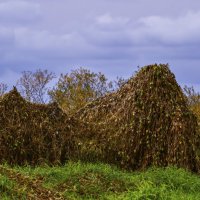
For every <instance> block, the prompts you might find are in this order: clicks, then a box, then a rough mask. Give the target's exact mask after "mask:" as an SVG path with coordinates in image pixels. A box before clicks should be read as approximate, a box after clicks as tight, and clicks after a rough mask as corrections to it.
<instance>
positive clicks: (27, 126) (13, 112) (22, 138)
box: [0, 88, 73, 165]
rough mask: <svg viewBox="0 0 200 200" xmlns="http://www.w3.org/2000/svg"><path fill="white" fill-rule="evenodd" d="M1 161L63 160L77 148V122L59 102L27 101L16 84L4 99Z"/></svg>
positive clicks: (0, 119)
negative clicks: (75, 132)
mask: <svg viewBox="0 0 200 200" xmlns="http://www.w3.org/2000/svg"><path fill="white" fill-rule="evenodd" d="M0 112H1V116H0V162H1V163H2V162H5V161H6V162H7V163H9V164H19V165H22V164H32V165H35V164H40V163H44V162H45V163H49V164H54V163H61V162H64V161H65V160H66V159H68V155H69V154H70V153H69V152H70V151H73V144H72V143H73V139H71V133H72V128H73V126H71V125H70V123H71V122H70V120H69V119H68V117H67V116H66V114H65V113H64V112H63V111H62V110H61V109H60V108H59V107H58V105H57V104H56V103H52V104H48V105H43V104H34V103H30V102H27V101H26V100H25V99H23V97H21V95H20V94H19V93H18V91H17V89H16V88H14V89H13V90H12V91H10V92H9V93H8V94H5V95H4V96H3V98H2V99H1V100H0Z"/></svg>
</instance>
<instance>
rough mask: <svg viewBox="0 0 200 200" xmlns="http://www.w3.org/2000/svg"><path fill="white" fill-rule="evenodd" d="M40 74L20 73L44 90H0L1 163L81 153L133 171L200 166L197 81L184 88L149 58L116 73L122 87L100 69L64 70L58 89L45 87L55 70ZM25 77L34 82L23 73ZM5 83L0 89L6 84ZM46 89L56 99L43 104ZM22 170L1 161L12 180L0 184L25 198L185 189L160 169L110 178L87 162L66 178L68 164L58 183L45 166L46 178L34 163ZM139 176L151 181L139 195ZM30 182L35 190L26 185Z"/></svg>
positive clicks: (50, 160) (74, 157)
mask: <svg viewBox="0 0 200 200" xmlns="http://www.w3.org/2000/svg"><path fill="white" fill-rule="evenodd" d="M38 72H39V73H42V72H41V71H37V72H36V73H38ZM49 75H50V76H49ZM27 77H28V78H27ZM35 77H37V76H34V77H31V76H23V77H22V79H20V80H21V87H22V88H23V89H24V90H26V87H23V84H22V83H24V82H23V81H22V80H23V78H24V79H29V78H33V81H32V82H37V83H41V84H42V85H43V87H39V86H38V84H32V85H29V86H28V87H27V88H29V89H30V88H31V87H33V88H34V87H35V88H41V92H40V93H37V91H39V90H33V89H30V91H35V92H33V93H29V96H26V95H25V94H26V92H24V93H22V95H23V96H24V95H25V96H24V98H23V97H22V96H21V95H20V93H19V92H18V90H17V88H15V87H14V88H13V90H11V91H10V92H9V93H6V94H4V95H1V99H0V112H1V116H0V162H1V163H2V164H3V163H5V162H6V163H8V164H10V165H20V166H24V165H31V166H36V165H41V164H43V165H45V164H48V165H52V166H55V165H61V164H65V163H70V161H79V160H81V161H82V162H87V163H88V162H93V163H94V162H96V163H98V162H104V163H108V164H111V165H116V166H118V167H120V168H122V169H126V170H127V169H128V170H131V171H133V170H146V169H148V168H149V167H161V168H162V167H165V168H166V167H170V166H176V167H180V168H184V169H185V170H189V171H191V172H195V173H199V169H200V163H199V155H198V154H199V145H200V140H199V125H198V116H197V115H198V113H197V112H196V113H195V112H194V110H195V106H196V105H197V102H194V101H191V102H190V101H189V100H190V99H191V97H192V98H194V97H193V95H194V93H191V92H192V89H191V88H185V92H186V95H185V94H184V93H183V91H182V89H181V88H180V86H179V85H178V84H177V82H176V80H175V76H174V74H173V73H172V72H171V71H170V70H169V67H168V65H162V64H160V65H157V64H155V65H149V66H145V67H143V68H141V69H140V70H139V71H138V72H136V74H135V75H134V76H133V77H131V78H130V79H129V80H128V81H126V80H123V79H121V80H120V79H118V82H115V83H116V85H118V86H119V87H114V86H113V84H114V82H112V83H109V82H108V81H107V79H106V78H105V77H104V76H103V75H102V74H94V73H90V72H89V71H87V70H86V71H84V70H83V69H80V70H78V71H73V73H72V74H66V75H65V76H64V75H61V78H60V79H59V82H58V84H57V85H56V86H55V88H53V90H48V89H47V88H46V84H47V83H48V82H49V81H50V80H52V78H53V74H48V72H47V71H46V72H45V73H44V74H43V75H42V77H43V78H37V79H34V78H35ZM38 80H39V81H38ZM25 83H26V84H28V83H29V82H28V81H27V80H26V81H25ZM30 83H31V82H30ZM42 85H41V86H42ZM36 86H37V87H36ZM18 89H19V88H18ZM19 90H20V89H19ZM2 91H3V92H2V94H3V93H4V92H5V91H6V86H4V89H2ZM47 91H49V94H50V95H51V97H52V98H51V99H52V100H54V101H55V102H51V103H49V104H41V103H43V100H41V99H43V98H44V96H45V92H47ZM30 95H33V96H35V97H34V98H33V97H30ZM39 96H40V97H39ZM36 97H37V98H36ZM25 98H26V99H25ZM34 99H36V101H35V102H34V101H33V100H34ZM31 100H32V102H31ZM193 113H194V114H193ZM167 169H168V168H167ZM20 170H21V171H20V173H18V172H16V171H15V170H14V171H13V170H12V169H10V168H9V167H7V166H1V167H0V174H2V175H3V176H2V177H0V178H1V179H0V180H3V181H5V182H6V181H7V182H8V186H6V185H3V183H4V182H3V181H2V186H1V187H2V188H3V189H0V190H2V191H3V192H4V193H5V194H8V195H11V196H12V195H14V194H11V193H12V191H13V190H14V191H16V194H17V195H19V196H16V197H15V198H19V199H20V198H21V199H23V198H24V197H23V195H25V197H26V199H50V198H52V199H57V198H58V199H59V198H60V199H62V198H67V197H70V196H71V197H72V199H73V198H74V199H78V198H80V199H84V198H91V199H100V198H102V199H103V198H104V197H105V196H104V197H103V196H101V195H100V193H102V192H103V194H104V195H106V196H109V195H110V199H117V198H118V195H117V194H119V193H120V195H121V196H119V197H120V198H121V199H130V198H133V199H165V196H163V195H164V193H167V192H168V193H169V194H170V191H171V192H172V193H173V192H174V191H176V192H177V194H176V195H177V196H178V193H179V192H180V193H181V194H182V193H184V189H182V190H181V189H180V190H179V189H177V188H173V187H175V182H174V183H173V184H174V185H173V187H172V186H170V183H168V182H167V183H161V182H159V179H161V177H159V178H158V179H157V178H156V174H154V175H155V177H154V178H156V179H154V178H152V179H151V177H150V179H148V178H147V179H145V181H144V182H140V181H141V180H140V181H139V180H138V184H139V185H140V186H138V184H137V183H133V181H132V178H130V177H132V175H130V176H129V178H128V179H126V178H127V177H126V178H125V179H126V180H125V179H124V180H122V179H118V178H116V177H114V176H113V177H111V179H109V177H107V176H108V173H104V172H103V173H102V172H100V171H98V170H97V171H95V170H94V171H92V172H91V171H90V170H89V171H84V173H82V174H79V175H78V174H76V173H75V174H74V176H73V175H72V176H71V177H69V176H68V175H67V176H66V179H65V180H63V179H62V175H63V174H62V173H64V172H59V173H61V174H60V175H58V176H59V177H60V178H59V180H56V181H58V182H55V183H56V184H57V185H53V183H52V182H51V181H50V182H49V179H48V177H46V175H45V174H42V180H40V178H38V177H36V179H34V176H35V174H33V173H34V171H33V170H30V174H29V175H30V176H31V179H30V178H27V177H26V176H25V177H24V175H23V170H22V168H21V169H20ZM24 170H25V168H24ZM52 170H54V168H52ZM175 171H176V170H175ZM52 173H53V174H54V172H52ZM55 173H57V172H55ZM66 173H67V172H66ZM146 173H147V174H148V172H146ZM152 173H154V172H152ZM159 173H160V172H159ZM167 173H168V172H167ZM170 173H171V171H170ZM172 173H173V172H172ZM181 173H183V174H184V173H186V172H181ZM38 174H39V173H38ZM38 174H37V176H38ZM32 176H33V177H32ZM55 176H57V175H55ZM141 176H142V175H141ZM144 176H145V175H144ZM162 176H164V175H163V174H162ZM183 176H187V175H185V174H184V175H183ZM6 177H8V180H7V179H6ZM39 177H40V176H39ZM91 177H92V178H91ZM32 178H33V180H32ZM46 178H47V179H46ZM52 178H53V177H52ZM168 178H170V177H168ZM55 179H57V177H55ZM129 179H131V180H129ZM133 179H134V178H133ZM134 180H135V179H134ZM161 180H162V179H161ZM9 181H11V182H12V181H14V182H17V183H18V184H19V185H21V187H22V188H23V187H26V189H24V192H22V191H19V190H18V189H17V187H16V186H15V183H10V182H9ZM34 181H36V184H35V182H34ZM92 181H94V182H92ZM95 181H96V182H95ZM163 181H164V180H163ZM165 181H167V178H166V180H165ZM136 182H137V181H136ZM196 182H199V180H196ZM77 183H79V184H78V185H77ZM46 184H47V185H46ZM49 184H50V185H49ZM93 184H95V185H98V186H97V187H96V188H95V187H93V186H92V185H93ZM142 184H144V185H145V184H146V186H144V187H146V188H149V190H151V192H149V194H147V196H141V197H139V196H138V195H139V193H137V192H138V190H140V189H141V187H143V186H142ZM198 184H199V183H198ZM35 185H38V186H39V187H40V189H39V188H38V187H37V186H35ZM86 185H87V186H86ZM1 187H0V188H1ZM8 187H11V188H8ZM66 188H67V189H66ZM74 188H75V189H74ZM108 188H109V189H108ZM138 188H140V189H138ZM155 188H159V190H160V192H158V191H156V190H155V191H154V189H155ZM30 189H31V191H32V192H28V193H27V191H28V190H30ZM48 189H49V191H48ZM144 190H145V188H144ZM161 190H162V191H161ZM55 191H59V194H57V192H55ZM70 191H71V193H70ZM188 191H189V190H188ZM7 192H8V193H7ZM113 192H114V194H116V196H115V195H114V194H113ZM143 192H144V193H145V191H143ZM157 192H158V193H157ZM190 192H191V191H189V193H190ZM147 193H148V192H147ZM191 193H192V192H191ZM199 193H200V192H199ZM44 194H46V196H45V195H44ZM20 195H21V196H20ZM27 195H28V196H27ZM31 195H32V196H31ZM34 195H36V196H34ZM43 195H44V196H43ZM74 195H75V196H74ZM113 195H114V196H113ZM123 195H125V196H123ZM135 195H136V196H135ZM141 195H143V194H141ZM148 195H150V196H148ZM152 195H153V196H152ZM171 195H172V194H171ZM198 195H199V194H198ZM183 196H184V195H183ZM136 197H137V198H136ZM120 198H119V199H120ZM108 199H109V198H108ZM166 199H167V198H166Z"/></svg>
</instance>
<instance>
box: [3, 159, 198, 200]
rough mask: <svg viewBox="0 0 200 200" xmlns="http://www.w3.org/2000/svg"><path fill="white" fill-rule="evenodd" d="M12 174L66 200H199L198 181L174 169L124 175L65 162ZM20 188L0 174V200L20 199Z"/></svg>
mask: <svg viewBox="0 0 200 200" xmlns="http://www.w3.org/2000/svg"><path fill="white" fill-rule="evenodd" d="M6 168H9V166H6ZM14 170H16V171H17V172H19V173H20V174H23V175H24V176H26V177H27V176H28V177H29V178H30V179H32V180H37V179H38V180H40V181H41V182H42V185H43V187H45V188H48V189H49V190H52V191H57V192H59V193H60V194H61V195H62V196H64V197H65V198H66V199H83V200H84V199H113V200H114V199H116V200H117V199H123V200H124V199H125V200H126V199H127V200H130V199H137V200H147V199H155V200H156V199H158V200H160V199H161V200H162V199H163V200H171V199H172V200H173V199H177V200H181V199H183V200H189V199H200V177H199V176H198V175H195V174H192V173H190V172H188V171H185V170H183V169H177V168H175V167H169V168H165V169H164V168H163V169H162V168H150V169H149V170H147V171H145V172H127V171H122V170H120V169H118V168H116V167H111V166H109V165H105V164H84V163H80V162H78V163H73V162H69V163H68V164H66V165H65V166H62V167H60V166H55V167H49V166H44V167H36V168H31V167H29V166H27V167H14ZM20 187H21V186H20ZM20 187H17V182H12V181H11V180H9V178H8V177H6V176H5V175H2V174H0V194H1V198H0V199H4V200H7V199H22V197H23V198H24V196H23V195H26V192H25V189H24V190H23V188H20ZM16 188H17V190H16ZM19 195H21V198H19V197H18V196H19ZM16 197H18V198H16Z"/></svg>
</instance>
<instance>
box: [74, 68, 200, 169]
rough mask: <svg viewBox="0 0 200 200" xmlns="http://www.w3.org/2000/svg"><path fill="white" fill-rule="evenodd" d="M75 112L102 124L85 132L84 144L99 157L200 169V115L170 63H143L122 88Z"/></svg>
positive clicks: (137, 165)
mask: <svg viewBox="0 0 200 200" xmlns="http://www.w3.org/2000/svg"><path fill="white" fill-rule="evenodd" d="M75 117H77V118H79V119H80V120H82V121H84V122H86V123H89V124H90V125H93V126H94V129H96V131H94V132H95V134H94V135H91V133H90V134H88V135H89V136H88V135H84V136H79V137H80V138H82V139H81V140H82V141H83V143H82V144H81V145H80V149H85V148H87V149H88V151H87V152H88V153H89V152H90V153H91V155H92V156H93V155H95V156H96V158H97V159H99V160H102V159H103V160H104V161H106V162H112V163H116V164H118V165H120V166H123V167H127V168H130V169H133V170H134V169H145V168H147V167H149V166H152V165H153V166H168V165H176V166H178V167H184V168H186V169H189V170H192V171H198V170H199V160H198V157H197V155H196V147H197V137H198V136H197V119H196V117H195V116H194V115H193V114H192V113H191V111H190V110H189V108H188V104H187V102H186V99H185V96H184V94H183V92H182V90H181V88H180V87H179V85H178V84H177V82H176V80H175V76H174V75H173V74H172V73H171V71H170V70H169V68H168V65H162V64H160V65H157V64H155V65H150V66H145V67H143V68H142V69H141V70H140V71H139V72H138V73H137V74H136V76H135V77H133V78H131V79H130V80H129V81H128V82H127V83H126V84H125V85H124V86H123V87H122V88H121V89H120V90H119V91H118V92H115V93H112V94H108V95H106V96H105V97H102V98H99V99H97V100H96V101H94V102H91V103H89V104H88V105H87V106H86V107H84V108H83V109H81V110H80V111H79V112H78V113H77V114H76V115H75ZM83 152H84V151H83ZM88 156H89V155H88ZM95 156H94V157H95Z"/></svg>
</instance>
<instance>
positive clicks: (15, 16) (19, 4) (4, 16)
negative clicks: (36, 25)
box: [0, 0, 41, 24]
mask: <svg viewBox="0 0 200 200" xmlns="http://www.w3.org/2000/svg"><path fill="white" fill-rule="evenodd" d="M40 16H41V9H40V5H39V4H38V3H34V2H31V1H24V0H11V1H9V0H7V1H3V2H1V3H0V22H1V23H4V24H7V23H18V24H19V23H24V22H30V21H34V20H36V19H39V17H40Z"/></svg>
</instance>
